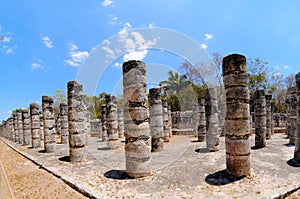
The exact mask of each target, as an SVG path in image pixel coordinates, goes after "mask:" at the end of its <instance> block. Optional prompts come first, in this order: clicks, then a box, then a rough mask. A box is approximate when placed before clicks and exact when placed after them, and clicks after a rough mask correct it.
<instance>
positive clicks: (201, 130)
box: [198, 99, 206, 142]
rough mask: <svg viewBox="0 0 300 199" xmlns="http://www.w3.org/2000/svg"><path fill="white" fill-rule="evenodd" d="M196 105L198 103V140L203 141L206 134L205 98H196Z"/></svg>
mask: <svg viewBox="0 0 300 199" xmlns="http://www.w3.org/2000/svg"><path fill="white" fill-rule="evenodd" d="M198 105H199V126H198V141H199V142H204V140H205V134H206V117H205V100H204V99H198Z"/></svg>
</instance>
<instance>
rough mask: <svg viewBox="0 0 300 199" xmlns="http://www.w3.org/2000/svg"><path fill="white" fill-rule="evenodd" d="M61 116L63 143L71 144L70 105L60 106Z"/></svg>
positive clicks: (62, 104) (61, 104)
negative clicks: (69, 126)
mask: <svg viewBox="0 0 300 199" xmlns="http://www.w3.org/2000/svg"><path fill="white" fill-rule="evenodd" d="M59 114H60V129H61V143H62V144H67V143H69V128H68V105H67V104H65V103H60V105H59Z"/></svg>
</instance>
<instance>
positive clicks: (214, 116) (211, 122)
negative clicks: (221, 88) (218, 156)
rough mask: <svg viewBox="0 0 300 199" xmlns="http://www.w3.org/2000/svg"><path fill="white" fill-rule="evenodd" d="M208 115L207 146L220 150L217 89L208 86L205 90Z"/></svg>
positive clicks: (206, 114) (211, 149)
mask: <svg viewBox="0 0 300 199" xmlns="http://www.w3.org/2000/svg"><path fill="white" fill-rule="evenodd" d="M204 97H205V117H206V148H207V149H208V150H209V151H212V152H213V151H218V150H219V119H218V101H217V89H216V88H207V89H205V91H204Z"/></svg>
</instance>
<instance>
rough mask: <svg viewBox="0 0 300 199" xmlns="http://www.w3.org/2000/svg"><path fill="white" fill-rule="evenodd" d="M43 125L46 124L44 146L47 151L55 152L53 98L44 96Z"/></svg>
mask: <svg viewBox="0 0 300 199" xmlns="http://www.w3.org/2000/svg"><path fill="white" fill-rule="evenodd" d="M42 109H43V124H44V125H43V126H44V147H45V152H46V153H53V152H55V150H56V137H55V134H56V131H55V119H54V109H53V98H52V97H50V96H43V97H42Z"/></svg>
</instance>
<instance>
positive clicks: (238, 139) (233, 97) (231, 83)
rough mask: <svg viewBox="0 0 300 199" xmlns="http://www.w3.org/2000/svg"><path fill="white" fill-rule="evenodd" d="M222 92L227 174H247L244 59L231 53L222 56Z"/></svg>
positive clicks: (247, 144) (247, 135) (246, 109)
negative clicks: (224, 96) (223, 93)
mask: <svg viewBox="0 0 300 199" xmlns="http://www.w3.org/2000/svg"><path fill="white" fill-rule="evenodd" d="M222 70H223V77H224V80H223V81H224V86H225V93H226V118H225V124H224V128H225V144H226V167H227V173H228V174H230V175H234V176H237V177H240V176H248V175H250V143H249V136H250V110H249V90H248V76H247V67H246V58H245V56H243V55H239V54H232V55H229V56H227V57H224V58H223V62H222Z"/></svg>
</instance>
